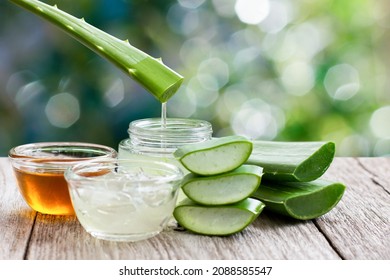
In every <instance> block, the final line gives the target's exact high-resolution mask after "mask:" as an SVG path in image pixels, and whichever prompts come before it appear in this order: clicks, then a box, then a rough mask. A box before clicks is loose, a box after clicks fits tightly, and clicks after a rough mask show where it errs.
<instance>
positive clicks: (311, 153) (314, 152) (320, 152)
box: [247, 140, 335, 182]
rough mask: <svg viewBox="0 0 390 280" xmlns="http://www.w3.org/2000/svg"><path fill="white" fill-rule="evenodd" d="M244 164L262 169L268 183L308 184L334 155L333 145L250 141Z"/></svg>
mask: <svg viewBox="0 0 390 280" xmlns="http://www.w3.org/2000/svg"><path fill="white" fill-rule="evenodd" d="M252 142H253V151H252V153H251V155H250V157H249V159H248V161H247V163H248V164H254V165H258V166H261V167H263V172H264V175H263V178H264V179H266V180H272V181H288V182H294V181H297V182H308V181H313V180H315V179H318V178H319V177H321V176H322V175H323V174H324V173H325V171H326V170H327V169H328V168H329V166H330V164H331V163H332V161H333V158H334V155H335V144H334V143H333V142H314V141H313V142H310V141H308V142H279V141H260V140H254V141H252Z"/></svg>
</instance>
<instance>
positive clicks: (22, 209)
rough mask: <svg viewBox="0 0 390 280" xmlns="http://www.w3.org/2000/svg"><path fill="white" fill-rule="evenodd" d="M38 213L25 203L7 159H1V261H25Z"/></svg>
mask: <svg viewBox="0 0 390 280" xmlns="http://www.w3.org/2000/svg"><path fill="white" fill-rule="evenodd" d="M35 215H36V212H35V211H32V210H31V209H30V208H29V207H28V206H27V204H26V203H25V202H24V201H23V199H22V197H21V195H20V193H19V191H18V187H17V185H16V181H15V178H14V176H13V171H12V168H11V166H10V164H9V162H8V159H7V158H1V159H0V259H9V260H14V259H23V257H24V254H25V252H26V249H27V247H28V242H29V236H30V232H31V229H32V227H33V224H34V218H35Z"/></svg>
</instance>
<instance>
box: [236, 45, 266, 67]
mask: <svg viewBox="0 0 390 280" xmlns="http://www.w3.org/2000/svg"><path fill="white" fill-rule="evenodd" d="M259 55H260V50H259V48H257V47H249V48H246V49H243V50H240V51H239V52H237V54H236V55H235V57H234V65H235V66H237V67H240V66H244V67H245V66H247V64H248V63H251V62H253V60H255V59H256V58H257V57H258V56H259Z"/></svg>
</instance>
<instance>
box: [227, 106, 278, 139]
mask: <svg viewBox="0 0 390 280" xmlns="http://www.w3.org/2000/svg"><path fill="white" fill-rule="evenodd" d="M279 117H280V116H279ZM232 129H233V131H234V133H235V134H238V135H243V136H246V137H248V138H250V139H256V138H261V139H267V140H272V139H274V138H275V137H276V135H277V134H278V130H279V124H278V121H277V119H276V118H275V116H274V115H273V110H272V108H271V106H270V105H269V104H267V103H265V102H264V101H262V100H261V99H252V100H248V101H247V102H245V103H244V104H243V105H242V106H241V108H240V109H239V111H237V112H235V113H234V114H233V116H232Z"/></svg>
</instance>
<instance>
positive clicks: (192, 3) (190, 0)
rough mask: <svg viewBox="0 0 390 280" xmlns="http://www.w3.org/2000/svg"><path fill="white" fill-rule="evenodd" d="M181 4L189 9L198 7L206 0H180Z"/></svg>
mask: <svg viewBox="0 0 390 280" xmlns="http://www.w3.org/2000/svg"><path fill="white" fill-rule="evenodd" d="M178 2H179V4H180V5H181V6H182V7H184V8H188V9H196V8H198V7H199V6H200V5H202V4H203V3H204V2H205V0H178Z"/></svg>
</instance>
